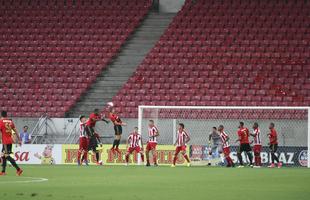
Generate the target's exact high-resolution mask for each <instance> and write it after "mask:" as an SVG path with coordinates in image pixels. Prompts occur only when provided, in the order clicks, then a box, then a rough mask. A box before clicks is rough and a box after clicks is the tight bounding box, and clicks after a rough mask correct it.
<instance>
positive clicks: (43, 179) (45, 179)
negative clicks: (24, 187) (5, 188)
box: [0, 177, 48, 184]
mask: <svg viewBox="0 0 310 200" xmlns="http://www.w3.org/2000/svg"><path fill="white" fill-rule="evenodd" d="M19 178H26V179H31V180H24V181H0V184H7V183H40V182H45V181H48V179H47V178H40V177H19Z"/></svg>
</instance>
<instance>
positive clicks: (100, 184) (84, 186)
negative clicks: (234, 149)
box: [0, 165, 310, 200]
mask: <svg viewBox="0 0 310 200" xmlns="http://www.w3.org/2000/svg"><path fill="white" fill-rule="evenodd" d="M22 167H23V169H24V174H23V176H22V177H16V176H15V171H14V170H13V169H12V168H9V169H8V175H7V176H2V177H0V197H1V200H2V199H3V200H5V199H7V200H13V199H14V200H18V199H22V200H27V199H40V200H45V199H47V200H48V199H51V200H55V199H62V200H80V199H85V200H86V199H97V200H98V199H111V200H112V199H113V200H114V199H122V200H139V199H148V200H155V199H156V200H165V199H178V200H182V199H186V200H196V199H203V200H205V199H216V200H222V199H223V200H224V199H225V200H227V199H229V200H234V199H236V200H240V199H251V200H255V199H259V200H262V199H264V200H268V199H270V200H275V199H298V200H306V199H307V200H308V199H310V190H309V186H310V170H309V169H306V168H282V169H267V168H262V169H252V168H243V169H238V168H233V169H229V168H219V167H209V168H208V167H190V168H188V167H176V168H170V167H157V168H155V167H150V168H146V167H143V166H129V167H125V166H90V167H86V166H82V167H78V166H68V165H67V166H65V165H59V166H34V165H28V166H22ZM28 177H33V178H28ZM37 178H46V179H48V180H47V181H44V182H35V181H42V180H41V179H37Z"/></svg>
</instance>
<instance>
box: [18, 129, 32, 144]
mask: <svg viewBox="0 0 310 200" xmlns="http://www.w3.org/2000/svg"><path fill="white" fill-rule="evenodd" d="M20 139H21V140H22V143H23V144H29V143H30V142H31V135H30V134H29V133H28V126H24V127H23V131H22V132H21V133H20Z"/></svg>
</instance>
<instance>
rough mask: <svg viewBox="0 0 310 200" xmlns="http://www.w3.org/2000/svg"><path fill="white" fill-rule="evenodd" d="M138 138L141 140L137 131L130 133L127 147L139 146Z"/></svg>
mask: <svg viewBox="0 0 310 200" xmlns="http://www.w3.org/2000/svg"><path fill="white" fill-rule="evenodd" d="M140 140H141V135H140V134H138V133H131V134H130V135H129V136H128V144H129V147H131V148H135V147H140Z"/></svg>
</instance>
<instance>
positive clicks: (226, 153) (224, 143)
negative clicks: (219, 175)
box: [218, 125, 235, 167]
mask: <svg viewBox="0 0 310 200" xmlns="http://www.w3.org/2000/svg"><path fill="white" fill-rule="evenodd" d="M218 131H219V132H220V138H221V141H222V147H223V153H224V156H225V159H226V162H227V167H234V166H235V164H234V162H233V160H232V159H231V157H230V145H229V137H228V135H227V134H226V133H225V131H224V126H223V125H220V126H219V127H218Z"/></svg>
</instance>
